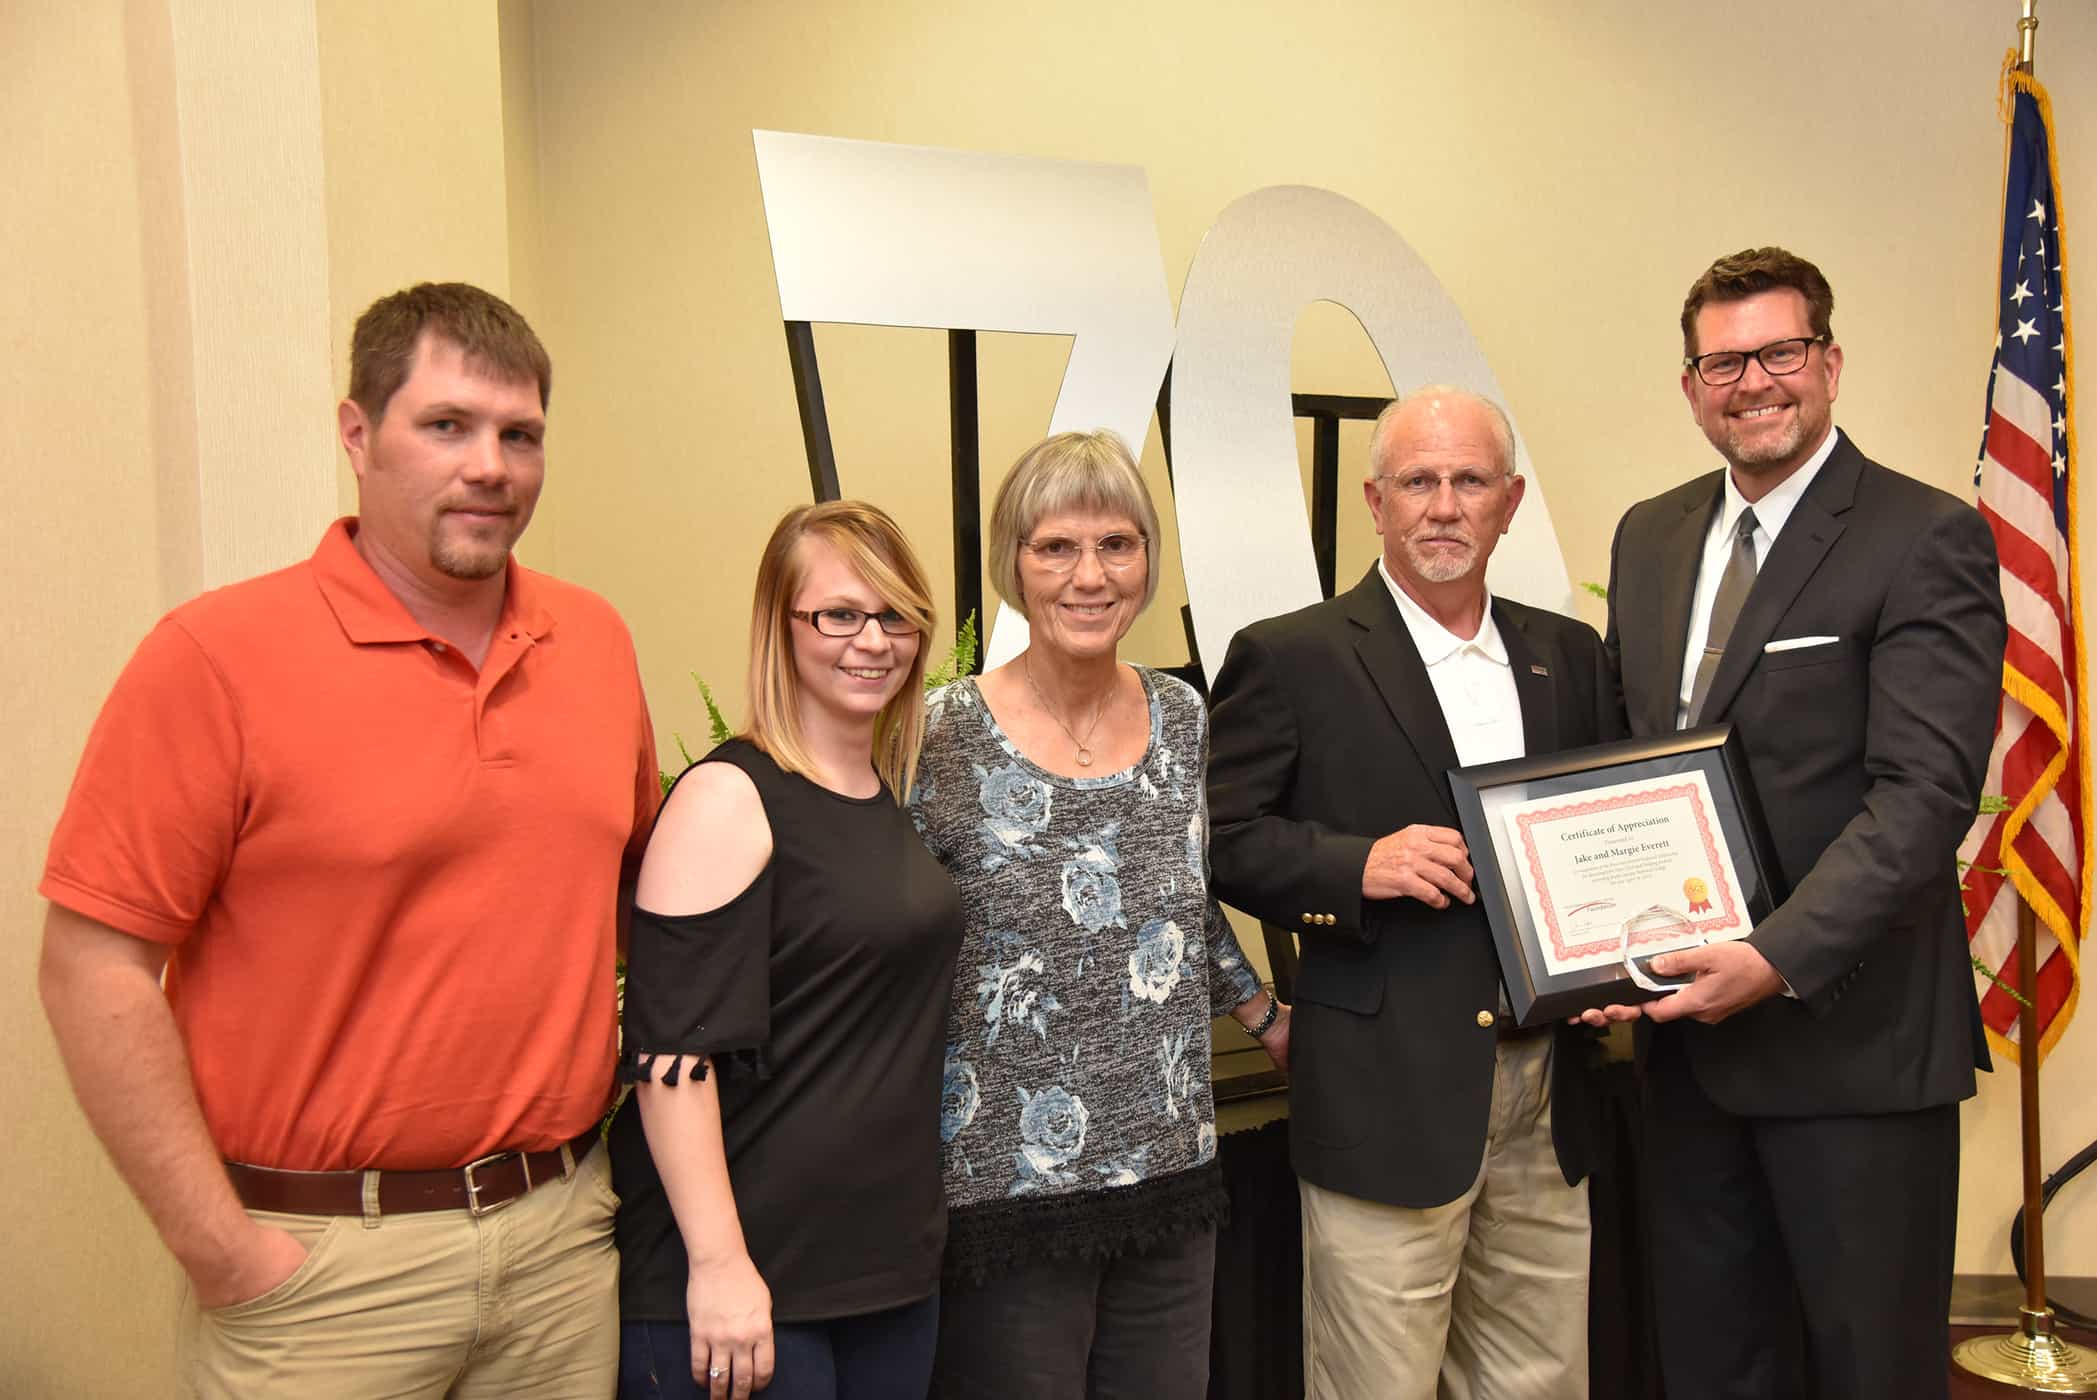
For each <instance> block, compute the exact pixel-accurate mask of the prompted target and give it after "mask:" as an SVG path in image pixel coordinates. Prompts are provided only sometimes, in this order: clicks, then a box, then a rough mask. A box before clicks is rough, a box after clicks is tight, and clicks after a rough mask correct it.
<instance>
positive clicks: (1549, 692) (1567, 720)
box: [1209, 566, 1621, 1208]
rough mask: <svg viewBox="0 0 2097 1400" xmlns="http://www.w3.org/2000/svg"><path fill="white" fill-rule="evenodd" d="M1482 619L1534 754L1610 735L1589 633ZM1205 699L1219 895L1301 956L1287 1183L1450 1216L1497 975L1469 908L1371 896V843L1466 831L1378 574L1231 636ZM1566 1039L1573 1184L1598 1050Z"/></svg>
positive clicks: (1610, 701)
mask: <svg viewBox="0 0 2097 1400" xmlns="http://www.w3.org/2000/svg"><path fill="white" fill-rule="evenodd" d="M1493 619H1494V621H1495V622H1496V623H1497V624H1498V625H1499V629H1500V636H1501V639H1502V640H1503V641H1504V642H1505V644H1506V646H1507V654H1508V660H1509V663H1510V664H1511V666H1512V668H1513V671H1514V679H1515V689H1516V692H1517V693H1518V695H1519V696H1520V699H1521V704H1522V728H1523V738H1524V741H1525V743H1526V746H1527V749H1528V752H1529V753H1531V754H1545V753H1550V752H1552V751H1553V750H1557V749H1566V748H1574V747H1577V746H1579V745H1582V744H1591V743H1596V742H1598V741H1600V740H1603V739H1609V738H1615V737H1617V735H1618V730H1619V727H1620V725H1621V719H1620V717H1619V711H1618V709H1617V703H1616V694H1615V689H1614V683H1613V680H1612V677H1611V675H1610V672H1609V669H1608V666H1607V662H1606V659H1605V657H1604V655H1603V652H1602V645H1601V639H1600V638H1598V637H1597V636H1596V635H1595V632H1594V629H1593V628H1591V627H1589V626H1587V625H1586V624H1585V623H1581V622H1577V621H1575V620H1574V619H1572V618H1568V617H1560V616H1559V615H1557V614H1555V613H1548V612H1543V611H1540V610H1538V609H1536V608H1529V607H1524V606H1522V605H1521V604H1520V603H1513V602H1509V601H1507V600H1506V599H1502V598H1496V599H1494V601H1493ZM1537 667H1542V668H1543V671H1544V672H1545V673H1547V674H1539V673H1538V671H1537V670H1536V669H1535V668H1537ZM1211 700H1212V707H1213V712H1214V713H1213V716H1212V718H1211V720H1210V727H1209V743H1210V753H1209V816H1210V837H1209V853H1210V865H1211V869H1212V882H1213V885H1214V888H1215V891H1216V893H1217V894H1218V895H1219V896H1220V897H1221V898H1223V899H1224V900H1226V901H1228V902H1229V903H1231V904H1234V905H1236V906H1237V907H1238V908H1240V909H1243V910H1245V911H1246V912H1247V913H1249V914H1253V915H1256V916H1258V917H1259V918H1262V919H1265V920H1266V921H1268V922H1269V923H1273V924H1277V925H1280V926H1282V927H1285V928H1289V929H1293V930H1296V931H1297V932H1298V933H1299V934H1300V935H1301V939H1302V944H1303V963H1302V968H1301V970H1300V971H1299V972H1298V974H1297V978H1296V1006H1295V1020H1294V1022H1293V1024H1292V1028H1291V1031H1290V1051H1289V1058H1290V1087H1289V1114H1290V1129H1289V1131H1290V1142H1291V1154H1292V1156H1293V1159H1294V1164H1295V1167H1296V1171H1297V1174H1298V1175H1299V1176H1301V1177H1303V1178H1304V1179H1305V1180H1307V1181H1310V1182H1313V1183H1315V1184H1317V1185H1319V1186H1323V1187H1326V1188H1328V1189H1330V1190H1334V1191H1339V1192H1343V1193H1345V1194H1347V1195H1350V1196H1356V1197H1360V1198H1362V1199H1365V1200H1372V1201H1382V1202H1385V1203H1387V1204H1391V1205H1400V1206H1411V1207H1416V1208H1418V1207H1427V1206H1436V1205H1442V1204H1445V1203H1447V1202H1449V1201H1451V1200H1454V1199H1455V1198H1456V1197H1458V1196H1460V1195H1462V1194H1463V1192H1464V1191H1465V1190H1467V1189H1468V1188H1469V1187H1470V1185H1471V1182H1472V1181H1473V1179H1475V1178H1476V1176H1477V1174H1478V1166H1479V1162H1480V1161H1481V1159H1482V1153H1483V1150H1484V1144H1485V1128H1486V1115H1487V1110H1488V1109H1489V1108H1490V1107H1491V1102H1492V1084H1493V1062H1494V1031H1493V1028H1492V1020H1491V1017H1492V1013H1493V1012H1495V1011H1496V1010H1497V1008H1498V1005H1499V998H1500V970H1499V962H1498V960H1497V958H1496V957H1495V955H1494V952H1493V944H1492V935H1491V933H1490V931H1489V930H1488V928H1487V925H1486V921H1485V915H1484V913H1483V912H1482V911H1481V910H1480V908H1479V907H1478V906H1476V905H1465V904H1460V903H1455V902H1452V903H1451V905H1450V907H1449V908H1447V909H1433V908H1430V907H1429V906H1427V905H1425V904H1422V903H1420V902H1419V901H1417V900H1412V899H1393V900H1375V901H1370V900H1365V899H1363V898H1362V868H1363V866H1364V865H1365V864H1366V863H1367V861H1368V858H1369V847H1370V846H1371V845H1372V844H1374V842H1375V841H1376V839H1377V838H1378V837H1381V836H1386V835H1388V834H1390V833H1391V832H1393V831H1396V830H1398V829H1399V828H1401V827H1405V826H1410V825H1413V824H1415V823H1427V824H1430V825H1435V826H1448V827H1454V826H1456V825H1457V816H1456V809H1455V806H1454V804H1453V802H1452V800H1451V798H1450V793H1449V783H1448V779H1447V777H1446V774H1447V773H1448V770H1450V769H1451V768H1455V767H1457V766H1458V763H1457V757H1456V748H1455V745H1454V743H1453V742H1452V741H1451V739H1450V737H1449V727H1448V725H1447V724H1446V723H1445V722H1444V721H1443V719H1442V712H1441V708H1440V706H1439V704H1438V703H1437V702H1436V699H1435V693H1434V687H1433V685H1432V684H1431V683H1430V682H1429V681H1428V679H1427V669H1426V667H1425V666H1424V665H1422V664H1421V661H1420V654H1419V651H1418V649H1417V648H1415V647H1414V645H1413V640H1412V634H1411V633H1410V632H1408V631H1407V630H1406V627H1405V621H1404V619H1403V618H1402V617H1401V616H1400V615H1399V612H1398V606H1397V604H1396V603H1394V602H1393V601H1392V600H1391V595H1390V590H1389V588H1388V587H1387V586H1386V585H1385V583H1384V581H1383V579H1382V577H1381V576H1380V575H1379V573H1378V572H1377V570H1376V569H1375V568H1374V567H1373V566H1372V567H1371V568H1370V570H1369V572H1368V574H1367V575H1366V576H1364V578H1363V579H1362V581H1361V582H1360V583H1358V584H1356V585H1355V587H1354V589H1353V590H1352V591H1351V592H1348V593H1344V594H1342V595H1340V596H1339V597H1337V598H1334V599H1332V600H1331V601H1330V602H1326V603H1320V604H1318V605H1317V606H1315V607H1310V608H1305V609H1303V610H1302V611H1301V612H1296V613H1291V614H1289V615H1287V616H1284V617H1276V618H1269V619H1267V620H1266V621H1264V622H1259V623H1255V624H1254V625H1252V626H1250V627H1247V628H1245V629H1244V630H1243V631H1241V632H1239V633H1238V634H1237V636H1236V637H1234V638H1233V639H1232V641H1231V646H1230V653H1229V655H1228V656H1226V657H1225V658H1224V662H1223V668H1222V669H1221V670H1220V671H1219V672H1218V673H1217V675H1216V679H1215V683H1214V685H1213V687H1212V689H1211ZM1306 916H1310V917H1309V920H1308V921H1307V920H1306ZM1328 916H1330V919H1331V922H1329V923H1328V922H1326V919H1327V917H1328ZM1481 1013H1483V1014H1484V1016H1485V1018H1486V1024H1485V1025H1483V1026H1481V1025H1480V1024H1479V1020H1480V1018H1481ZM1557 1034H1558V1035H1559V1036H1560V1044H1559V1047H1558V1052H1559V1053H1558V1054H1557V1057H1556V1071H1555V1073H1556V1078H1555V1083H1554V1089H1553V1095H1554V1097H1553V1109H1552V1114H1553V1134H1552V1135H1553V1138H1554V1140H1555V1143H1556V1146H1557V1149H1558V1161H1559V1165H1560V1167H1561V1168H1562V1169H1563V1170H1564V1172H1565V1175H1566V1180H1567V1181H1569V1182H1577V1181H1579V1180H1580V1179H1581V1177H1582V1176H1584V1175H1585V1174H1586V1172H1587V1169H1588V1162H1589V1155H1590V1143H1591V1142H1592V1140H1593V1136H1594V1129H1593V1118H1594V1113H1595V1103H1594V1098H1593V1092H1592V1086H1591V1084H1590V1083H1589V1075H1588V1073H1587V1066H1586V1063H1585V1061H1586V1056H1587V1055H1588V1053H1589V1052H1590V1051H1591V1045H1590V1044H1589V1042H1588V1040H1587V1037H1585V1036H1584V1035H1582V1034H1581V1033H1578V1032H1573V1031H1568V1030H1564V1029H1561V1030H1559V1031H1558V1032H1557Z"/></svg>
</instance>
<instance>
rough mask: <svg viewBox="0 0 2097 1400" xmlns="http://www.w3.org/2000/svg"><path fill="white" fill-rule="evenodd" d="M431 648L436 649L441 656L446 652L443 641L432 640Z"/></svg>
mask: <svg viewBox="0 0 2097 1400" xmlns="http://www.w3.org/2000/svg"><path fill="white" fill-rule="evenodd" d="M430 650H431V651H434V652H436V653H437V654H438V655H440V656H441V655H443V653H444V643H442V642H431V643H430Z"/></svg>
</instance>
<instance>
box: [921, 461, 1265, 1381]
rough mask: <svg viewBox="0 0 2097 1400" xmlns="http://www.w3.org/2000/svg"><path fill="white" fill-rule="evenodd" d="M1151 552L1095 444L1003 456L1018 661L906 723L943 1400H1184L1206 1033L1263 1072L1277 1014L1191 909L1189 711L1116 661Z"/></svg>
mask: <svg viewBox="0 0 2097 1400" xmlns="http://www.w3.org/2000/svg"><path fill="white" fill-rule="evenodd" d="M1157 536H1158V523H1157V512H1156V510H1155V508H1154V507H1153V506H1152V505H1151V500H1150V494H1149V492H1148V491H1147V490H1146V489H1145V487H1144V484H1143V478H1142V476H1141V475H1140V474H1139V473H1138V471H1137V469H1136V465H1135V463H1134V462H1133V461H1132V460H1131V459H1130V456H1129V452H1128V449H1127V447H1126V446H1124V445H1123V443H1122V442H1121V440H1120V439H1119V438H1117V437H1115V436H1114V435H1113V434H1111V433H1062V434H1058V435H1057V436H1055V437H1052V438H1049V439H1048V440H1047V441H1045V442H1042V443H1040V444H1039V445H1037V446H1036V447H1034V448H1032V449H1031V450H1029V451H1028V452H1027V453H1026V455H1024V456H1023V457H1021V458H1020V460H1019V462H1018V463H1017V464H1016V465H1015V466H1014V467H1013V469H1012V471H1011V473H1010V474H1009V475H1008V476H1007V477H1006V479H1005V483H1004V485H1003V486H1002V487H1001V488H1000V490H999V492H998V497H997V503H996V506H995V508H994V510H993V513H992V521H991V547H990V553H991V569H992V576H993V579H994V581H995V583H996V585H997V588H998V591H999V592H1000V593H1001V594H1002V595H1003V596H1004V598H1005V600H1006V602H1007V603H1009V604H1010V605H1011V606H1012V607H1014V608H1015V609H1017V610H1018V611H1019V612H1020V613H1021V615H1023V616H1024V617H1025V618H1026V619H1027V622H1028V627H1029V638H1030V639H1029V644H1028V647H1027V649H1026V650H1025V651H1024V652H1022V653H1021V654H1020V655H1019V656H1018V657H1016V658H1015V659H1013V660H1012V661H1009V662H1007V663H1006V664H1004V665H1002V666H1000V667H997V668H996V669H994V670H992V671H990V672H988V673H986V674H984V675H983V676H981V677H976V678H972V679H964V680H961V681H957V682H956V683H955V684H953V685H951V686H948V687H946V688H945V689H943V690H940V691H938V692H937V693H936V694H934V696H933V697H932V700H931V705H930V711H929V714H928V717H927V730H926V735H925V749H924V757H923V760H922V762H921V765H920V767H919V770H918V783H917V787H916V790H915V793H914V794H913V797H912V810H913V812H914V815H915V817H916V820H917V824H918V829H919V831H920V832H921V833H922V834H923V835H924V838H925V843H926V844H927V845H928V846H929V847H930V848H931V850H932V853H933V854H934V855H935V856H937V857H938V858H939V859H940V861H941V863H942V864H944V865H945V866H946V868H947V871H948V873H949V874H951V875H952V876H953V878H954V881H955V883H956V884H957V885H958V886H959V887H960V890H961V899H962V907H963V913H964V918H965V921H966V928H967V932H966V935H965V939H964V942H963V945H962V949H961V959H960V965H959V968H958V969H957V972H956V978H955V983H954V1005H953V1013H952V1016H951V1017H950V1019H949V1021H948V1041H949V1043H948V1046H947V1052H946V1092H945V1097H944V1101H943V1103H942V1105H941V1116H940V1137H941V1139H942V1141H943V1143H944V1151H945V1176H946V1194H947V1203H948V1210H949V1215H948V1222H949V1223H948V1239H947V1255H946V1282H945V1291H944V1293H943V1295H942V1298H941V1303H940V1308H941V1315H940V1335H939V1353H938V1361H937V1365H936V1384H935V1393H936V1394H938V1395H940V1396H942V1397H949V1398H950V1400H951V1398H952V1397H973V1396H982V1395H998V1396H1001V1397H1013V1398H1014V1400H1035V1397H1038V1400H1077V1397H1083V1396H1085V1395H1087V1394H1088V1388H1089V1392H1090V1393H1091V1394H1094V1395H1141V1396H1146V1397H1157V1400H1172V1397H1179V1396H1186V1397H1201V1396H1203V1395H1205V1394H1206V1393H1207V1388H1208V1381H1207V1377H1208V1355H1209V1297H1210V1290H1211V1284H1212V1281H1213V1275H1214V1272H1215V1254H1216V1225H1217V1222H1218V1220H1219V1219H1220V1217H1221V1215H1222V1212H1223V1204H1224V1196H1223V1189H1222V1182H1221V1178H1220V1175H1219V1173H1218V1171H1217V1167H1216V1160H1215V1159H1216V1111H1215V1105H1214V1101H1213V1099H1212V1097H1211V1095H1210V1091H1209V1030H1208V1028H1209V1019H1210V1017H1211V1016H1212V1015H1221V1014H1223V1013H1225V1012H1229V1013H1231V1014H1232V1015H1234V1016H1236V1017H1237V1018H1238V1020H1239V1021H1240V1022H1241V1023H1242V1024H1244V1025H1245V1026H1246V1027H1247V1029H1249V1030H1251V1031H1252V1032H1253V1033H1254V1034H1255V1035H1257V1036H1259V1038H1260V1041H1261V1043H1262V1044H1263V1045H1264V1046H1265V1047H1266V1048H1267V1050H1268V1053H1269V1054H1271V1055H1272V1056H1273V1057H1274V1058H1275V1060H1276V1061H1277V1062H1278V1063H1284V1062H1286V1057H1287V1049H1288V1011H1287V1008H1285V1007H1281V1006H1278V1005H1277V1004H1276V1003H1275V1002H1274V1001H1273V999H1272V998H1271V997H1270V996H1269V995H1268V994H1267V993H1265V992H1263V991H1262V990H1261V988H1260V985H1259V982H1258V980H1257V979H1256V978H1255V977H1254V976H1253V974H1252V972H1251V971H1250V970H1249V969H1248V968H1247V967H1246V965H1245V958H1244V954H1243V952H1242V951H1241V950H1240V948H1239V946H1238V941H1237V938H1236V936H1235V935H1234V934H1233V933H1232V932H1231V927H1230V925H1229V923H1228V922H1226V921H1225V919H1224V917H1223V911H1222V910H1221V909H1220V908H1219V907H1218V906H1217V904H1216V901H1215V900H1214V899H1211V898H1210V897H1209V888H1208V856H1207V847H1208V815H1207V810H1206V807H1205V805H1204V799H1203V782H1202V776H1203V775H1202V768H1203V763H1204V760H1205V757H1206V752H1207V742H1208V727H1207V715H1206V712H1205V711H1204V709H1203V707H1202V703H1201V699H1200V697H1199V696H1197V695H1196V694H1195V693H1194V692H1193V691H1192V690H1191V689H1189V688H1188V687H1187V686H1186V685H1185V684H1183V683H1181V682H1180V681H1178V680H1175V679H1174V678H1172V677H1171V676H1167V675H1165V674H1163V673H1161V672H1158V671H1153V670H1149V669H1147V668H1144V667H1139V666H1130V665H1125V664H1123V663H1121V662H1120V661H1119V660H1118V659H1117V657H1116V649H1117V648H1118V646H1119V644H1120V642H1121V639H1122V637H1123V636H1124V635H1125V634H1126V633H1127V632H1128V629H1129V626H1130V624H1132V623H1133V622H1134V621H1135V619H1136V615H1137V614H1138V613H1139V612H1141V611H1142V610H1143V608H1144V607H1145V605H1147V604H1148V603H1149V602H1150V599H1151V597H1152V595H1153V594H1154V593H1155V592H1156V589H1157V572H1156V562H1157ZM1088 1378H1089V1379H1088Z"/></svg>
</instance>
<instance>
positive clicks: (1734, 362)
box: [1682, 335, 1834, 389]
mask: <svg viewBox="0 0 2097 1400" xmlns="http://www.w3.org/2000/svg"><path fill="white" fill-rule="evenodd" d="M1833 338H1834V337H1832V336H1825V335H1809V336H1794V337H1792V338H1790V339H1788V340H1772V341H1771V342H1770V343H1769V344H1767V345H1765V346H1763V347H1762V348H1761V349H1760V350H1714V351H1712V352H1711V353H1710V354H1708V355H1698V356H1697V357H1696V358H1694V359H1688V360H1684V361H1683V362H1682V364H1683V366H1684V367H1685V368H1688V369H1693V370H1695V371H1696V372H1697V378H1699V379H1701V380H1703V381H1704V382H1705V383H1706V384H1709V385H1710V386H1711V387H1712V388H1714V389H1716V388H1719V387H1721V386H1723V385H1726V384H1731V383H1733V382H1734V381H1735V380H1737V379H1739V378H1740V376H1741V375H1743V374H1746V373H1747V367H1748V361H1749V360H1753V361H1754V362H1755V363H1756V364H1758V365H1760V366H1762V368H1763V371H1764V372H1765V373H1768V374H1772V375H1780V374H1797V373H1798V372H1799V371H1800V370H1802V369H1804V368H1805V367H1806V361H1807V359H1808V358H1810V357H1811V355H1812V353H1813V347H1814V346H1816V345H1825V344H1827V343H1828V342H1829V341H1830V340H1832V339H1833Z"/></svg>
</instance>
